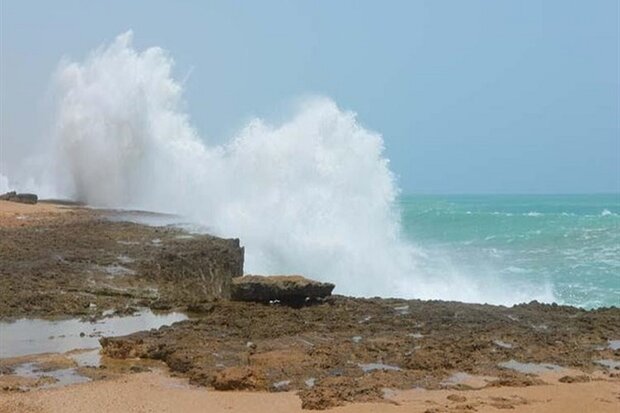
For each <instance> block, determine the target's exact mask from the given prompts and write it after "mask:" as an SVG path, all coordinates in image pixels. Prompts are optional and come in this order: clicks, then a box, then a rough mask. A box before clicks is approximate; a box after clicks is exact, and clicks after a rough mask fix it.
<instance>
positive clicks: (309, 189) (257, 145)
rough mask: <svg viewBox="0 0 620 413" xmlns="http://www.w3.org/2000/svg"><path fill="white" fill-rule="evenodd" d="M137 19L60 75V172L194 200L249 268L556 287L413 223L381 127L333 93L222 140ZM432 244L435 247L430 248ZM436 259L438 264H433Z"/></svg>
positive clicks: (62, 181)
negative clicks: (477, 259) (516, 280)
mask: <svg viewBox="0 0 620 413" xmlns="http://www.w3.org/2000/svg"><path fill="white" fill-rule="evenodd" d="M131 42H132V33H131V32H128V33H125V34H122V35H120V36H118V37H117V38H116V39H115V40H114V41H113V42H112V43H111V44H110V45H107V46H103V47H100V48H98V49H96V50H95V51H94V52H92V53H91V54H90V55H89V56H88V57H87V58H86V59H85V60H84V61H83V62H71V61H64V62H62V63H61V65H60V66H59V68H58V71H57V73H56V76H55V80H54V82H55V91H56V96H57V114H56V124H55V127H54V133H53V136H54V147H55V148H56V153H55V154H54V157H55V159H56V160H57V167H56V170H57V173H56V175H55V177H54V184H55V185H56V187H57V190H58V191H59V192H60V193H61V194H64V195H66V196H70V197H72V198H76V199H78V200H81V201H85V202H87V203H89V204H91V205H94V206H105V207H125V208H141V209H148V210H156V211H164V212H173V213H176V214H181V215H183V216H184V217H187V218H188V219H190V220H192V222H195V223H196V224H199V225H202V226H206V227H208V228H209V230H210V231H211V232H214V233H215V234H217V235H220V236H225V237H239V238H240V239H241V240H242V243H243V244H244V245H245V247H246V266H245V268H246V271H247V272H250V273H302V274H305V275H307V276H310V277H313V278H317V279H321V280H329V281H333V282H335V283H336V285H337V292H340V293H346V294H353V295H363V296H375V295H381V296H400V297H419V298H441V299H454V300H463V301H474V302H490V303H502V304H510V303H515V302H521V301H529V300H531V299H538V300H541V301H551V300H553V295H552V293H551V292H550V290H549V289H545V288H541V287H540V286H538V288H534V287H533V286H524V287H523V288H520V289H516V288H512V287H511V286H507V285H504V283H502V282H493V281H492V280H491V281H489V280H488V279H487V280H485V279H483V278H480V274H479V273H474V274H471V275H469V274H465V273H463V272H462V271H460V270H459V269H458V267H455V266H453V265H451V264H450V262H449V259H446V258H445V257H443V256H442V255H441V254H434V253H431V252H429V251H425V250H424V249H422V248H419V247H415V246H414V245H412V244H411V242H409V241H406V240H405V239H404V238H403V235H402V233H401V225H400V214H399V211H398V209H397V207H396V199H397V196H398V193H399V190H398V187H397V184H396V180H395V177H394V174H393V173H392V172H391V171H390V168H389V162H388V159H387V158H386V157H385V155H384V142H383V139H382V137H381V136H380V135H379V134H377V133H375V132H372V131H369V130H368V129H366V128H364V127H363V126H362V125H361V124H360V123H359V121H358V119H357V116H356V114H355V113H353V112H351V111H347V110H343V109H341V108H340V107H338V106H337V105H336V104H335V103H334V102H333V101H332V100H330V99H329V98H324V97H317V98H312V99H306V100H305V101H304V102H303V103H301V104H300V105H299V108H298V110H297V111H296V112H295V114H294V115H293V116H292V118H290V119H289V120H288V121H286V122H284V123H281V124H277V125H274V124H270V123H268V122H266V121H264V120H262V119H254V120H252V121H251V122H249V123H248V124H247V125H246V126H245V127H243V128H242V129H241V130H240V132H238V134H237V135H236V136H234V137H233V138H232V139H230V140H229V141H228V142H227V143H225V144H222V145H210V144H208V142H207V141H206V140H205V139H201V138H200V137H199V135H198V132H197V131H196V130H195V129H194V128H193V127H192V125H191V123H190V119H189V116H188V115H187V114H186V113H185V112H184V111H183V110H182V106H183V101H182V92H183V90H182V85H181V84H180V83H179V82H177V81H175V80H174V78H173V76H172V70H173V64H174V62H173V59H172V58H171V57H170V55H169V54H168V53H167V52H165V51H164V50H162V49H160V48H157V47H152V48H148V49H146V50H144V51H137V50H135V49H134V48H133V47H132V43H131ZM429 254H430V255H431V256H432V257H434V258H428V257H429ZM429 262H430V264H429Z"/></svg>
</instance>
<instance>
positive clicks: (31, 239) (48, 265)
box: [0, 201, 243, 319]
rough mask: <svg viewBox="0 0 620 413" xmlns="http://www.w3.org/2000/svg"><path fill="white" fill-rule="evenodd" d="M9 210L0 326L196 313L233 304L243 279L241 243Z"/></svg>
mask: <svg viewBox="0 0 620 413" xmlns="http://www.w3.org/2000/svg"><path fill="white" fill-rule="evenodd" d="M3 202H6V201H0V221H1V223H2V224H3V225H0V319H2V318H11V317H13V318H14V317H22V316H31V317H32V316H37V317H50V316H65V317H68V316H86V317H95V318H96V317H100V316H101V314H102V312H103V311H104V310H110V309H112V310H116V311H118V312H121V313H122V312H131V311H132V309H134V308H135V307H150V308H153V309H160V310H163V309H173V308H175V309H184V310H190V311H191V309H192V308H195V307H197V308H200V306H201V305H203V304H204V303H208V302H211V301H214V300H218V299H227V298H229V297H230V288H231V283H232V278H234V277H237V276H240V275H242V274H243V248H242V247H241V246H240V244H239V240H238V239H222V238H217V237H213V236H210V235H190V234H187V233H186V232H184V231H182V230H180V229H178V228H174V227H151V226H146V225H140V224H136V223H131V222H117V221H113V220H111V218H114V217H115V215H116V213H115V212H114V211H101V210H90V209H84V208H78V207H70V208H60V207H53V206H51V205H49V204H42V203H40V204H37V205H24V206H23V207H21V208H22V209H20V210H19V211H17V212H16V210H15V209H14V208H13V207H11V206H7V204H11V203H6V204H3ZM15 205H17V204H15ZM34 211H38V212H34ZM41 211H42V212H41Z"/></svg>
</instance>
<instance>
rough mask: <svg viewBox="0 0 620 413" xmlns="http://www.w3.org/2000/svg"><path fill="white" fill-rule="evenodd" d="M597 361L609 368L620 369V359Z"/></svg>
mask: <svg viewBox="0 0 620 413" xmlns="http://www.w3.org/2000/svg"><path fill="white" fill-rule="evenodd" d="M595 363H596V364H600V365H601V366H603V367H607V368H608V369H609V370H615V369H620V361H618V360H610V359H605V360H596V361H595Z"/></svg>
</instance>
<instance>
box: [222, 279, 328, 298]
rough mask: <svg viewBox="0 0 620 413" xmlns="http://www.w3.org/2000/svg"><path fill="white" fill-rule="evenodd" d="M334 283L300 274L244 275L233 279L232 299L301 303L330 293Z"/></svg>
mask: <svg viewBox="0 0 620 413" xmlns="http://www.w3.org/2000/svg"><path fill="white" fill-rule="evenodd" d="M334 287H335V286H334V284H331V283H323V282H320V281H314V280H310V279H308V278H305V277H302V276H301V275H271V276H261V275H245V276H243V277H238V278H234V279H233V283H232V290H231V299H232V300H233V301H254V302H270V301H275V300H278V301H280V302H283V303H285V304H303V303H305V302H306V301H312V300H316V299H320V298H325V297H327V296H329V295H331V293H332V291H333V289H334Z"/></svg>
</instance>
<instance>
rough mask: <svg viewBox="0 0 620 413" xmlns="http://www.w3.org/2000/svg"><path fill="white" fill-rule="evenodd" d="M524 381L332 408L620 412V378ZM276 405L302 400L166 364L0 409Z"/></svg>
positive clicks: (8, 402)
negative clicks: (220, 384)
mask: <svg viewBox="0 0 620 413" xmlns="http://www.w3.org/2000/svg"><path fill="white" fill-rule="evenodd" d="M542 379H544V380H545V381H546V382H548V383H549V384H546V385H540V386H531V387H522V388H513V387H493V388H487V389H482V390H471V391H454V390H431V391H426V390H409V391H400V392H394V393H393V394H390V395H389V400H386V402H384V403H357V404H349V405H346V406H342V407H337V408H334V409H330V410H327V411H329V412H341V413H349V412H350V413H353V412H355V413H371V412H372V413H375V412H376V413H379V412H411V413H414V412H415V413H418V412H419V413H423V412H424V413H443V412H445V413H452V412H454V413H456V412H480V413H484V412H489V413H491V412H500V411H506V410H509V411H511V412H515V413H529V412H538V413H556V412H557V413H560V412H561V413H571V412H574V413H583V412H598V413H617V412H618V411H619V408H620V407H619V406H620V380H618V379H611V380H607V379H601V380H595V381H591V382H587V383H570V384H569V383H559V382H557V380H556V378H555V377H552V376H550V377H545V376H542ZM206 411H208V412H209V413H220V412H222V413H224V412H227V413H228V412H256V413H263V412H265V413H266V412H270V413H279V412H281V413H294V412H302V411H306V412H307V411H308V410H302V409H301V400H300V399H299V398H298V397H297V396H296V395H295V393H293V392H283V393H257V392H220V391H213V390H208V389H205V388H201V387H194V386H189V385H187V381H186V380H183V379H178V378H172V377H169V376H168V375H166V374H165V373H164V372H161V371H154V372H149V373H138V374H132V375H128V376H124V377H121V378H118V379H113V380H107V381H97V382H91V383H87V384H77V385H73V386H69V387H63V388H58V389H47V390H36V391H31V392H28V393H9V394H7V393H0V413H47V412H66V413H73V412H75V413H78V412H79V413H82V412H101V413H104V412H106V413H107V412H110V413H112V412H127V413H134V412H135V413H138V412H152V413H168V412H169V413H172V412H185V413H193V412H196V413H198V412H206Z"/></svg>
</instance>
